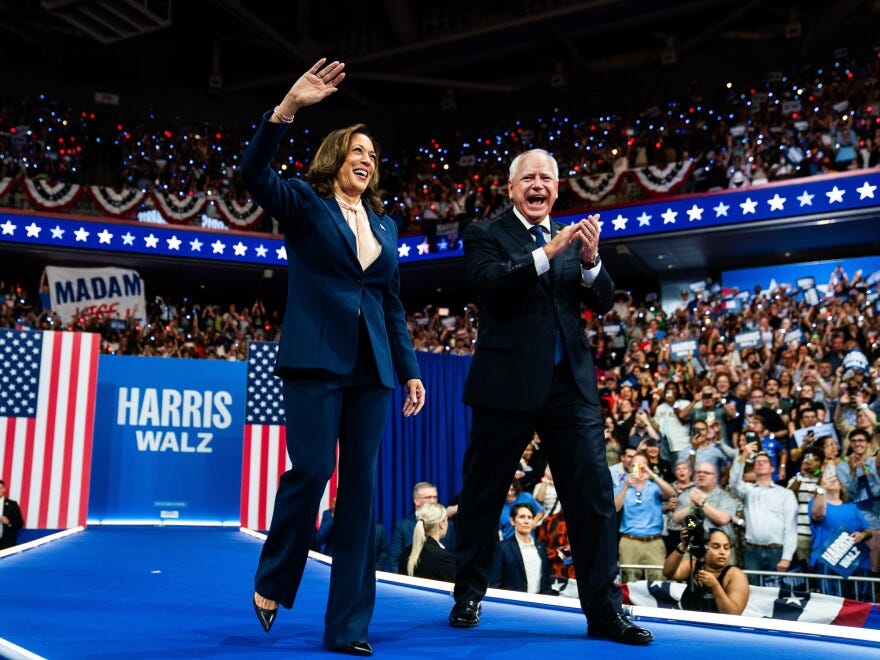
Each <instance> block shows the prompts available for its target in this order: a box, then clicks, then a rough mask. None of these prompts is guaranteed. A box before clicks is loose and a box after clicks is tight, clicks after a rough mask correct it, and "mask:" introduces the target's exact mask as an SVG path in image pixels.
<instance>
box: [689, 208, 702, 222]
mask: <svg viewBox="0 0 880 660" xmlns="http://www.w3.org/2000/svg"><path fill="white" fill-rule="evenodd" d="M687 214H688V222H693V221H694V220H702V219H703V209H701V208H700V207H699V206H697V205H696V204H694V205H693V206H692V207H690V208H689V209H688V210H687Z"/></svg>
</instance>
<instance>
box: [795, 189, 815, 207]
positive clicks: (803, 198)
mask: <svg viewBox="0 0 880 660" xmlns="http://www.w3.org/2000/svg"><path fill="white" fill-rule="evenodd" d="M813 197H815V195H811V194H810V193H808V192H807V191H806V190H805V191H804V192H802V193H801V194H800V195H798V198H797V200H798V201H799V202H800V203H801V206H812V205H813Z"/></svg>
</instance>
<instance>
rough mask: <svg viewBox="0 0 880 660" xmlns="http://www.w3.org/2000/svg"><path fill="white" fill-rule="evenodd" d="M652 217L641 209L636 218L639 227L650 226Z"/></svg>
mask: <svg viewBox="0 0 880 660" xmlns="http://www.w3.org/2000/svg"><path fill="white" fill-rule="evenodd" d="M653 217H654V216H651V215H648V214H647V213H645V212H644V211H642V214H641V215H640V216H639V217H638V218H636V220H638V221H639V227H650V226H651V218H653Z"/></svg>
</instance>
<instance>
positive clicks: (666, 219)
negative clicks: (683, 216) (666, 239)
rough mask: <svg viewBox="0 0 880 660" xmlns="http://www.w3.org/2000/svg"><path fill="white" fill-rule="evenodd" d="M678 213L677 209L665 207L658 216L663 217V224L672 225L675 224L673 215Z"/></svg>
mask: <svg viewBox="0 0 880 660" xmlns="http://www.w3.org/2000/svg"><path fill="white" fill-rule="evenodd" d="M677 215H678V211H673V210H672V209H669V208H668V209H666V210H665V211H664V212H663V213H661V214H660V217H661V218H663V224H664V225H674V224H675V216H677Z"/></svg>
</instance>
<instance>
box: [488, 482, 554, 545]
mask: <svg viewBox="0 0 880 660" xmlns="http://www.w3.org/2000/svg"><path fill="white" fill-rule="evenodd" d="M516 504H528V505H529V508H530V509H531V510H532V514H533V515H534V516H535V526H537V525H540V524H541V519H542V518H543V517H544V507H543V506H542V505H541V503H540V502H539V501H538V500H536V499H535V498H534V496H533V495H532V494H531V493H525V492H523V489H522V486H521V485H520V483H519V481H518V480H516V479H514V480H513V483H511V484H510V488H508V489H507V499H506V500H505V502H504V507H503V508H502V509H501V517H500V518H499V519H498V534H499V538H500V539H501V540H504V539H509V538H512V537H513V524H512V522H511V521H512V518H511V515H510V512H511V510H512V509H513V507H514V505H516Z"/></svg>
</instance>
